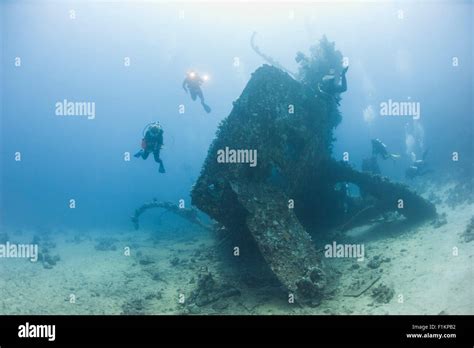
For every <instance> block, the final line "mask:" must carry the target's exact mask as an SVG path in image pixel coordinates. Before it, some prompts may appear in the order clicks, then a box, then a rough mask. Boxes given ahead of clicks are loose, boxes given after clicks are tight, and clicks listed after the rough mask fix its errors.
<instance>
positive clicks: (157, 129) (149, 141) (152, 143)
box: [134, 122, 165, 173]
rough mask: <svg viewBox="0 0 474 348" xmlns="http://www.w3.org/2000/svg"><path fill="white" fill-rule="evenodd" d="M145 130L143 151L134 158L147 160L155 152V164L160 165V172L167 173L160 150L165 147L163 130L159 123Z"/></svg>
mask: <svg viewBox="0 0 474 348" xmlns="http://www.w3.org/2000/svg"><path fill="white" fill-rule="evenodd" d="M145 129H146V131H145V134H144V136H143V139H142V149H141V150H140V151H138V152H137V153H136V154H135V155H134V156H135V157H136V158H139V157H141V158H143V159H144V160H146V159H147V158H148V156H149V155H150V153H152V152H153V157H154V158H155V162H157V163H159V164H160V167H159V172H160V173H165V167H164V165H163V161H162V160H161V158H160V150H161V148H162V146H163V129H162V128H161V126H160V124H159V123H158V122H155V123H152V124H150V125H148V126H147V127H146V128H145Z"/></svg>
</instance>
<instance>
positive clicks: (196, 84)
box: [183, 71, 211, 113]
mask: <svg viewBox="0 0 474 348" xmlns="http://www.w3.org/2000/svg"><path fill="white" fill-rule="evenodd" d="M206 80H207V77H206V76H204V77H201V76H199V74H198V73H196V72H194V71H191V72H190V73H188V74H187V75H186V78H185V79H184V81H183V89H184V91H185V92H186V93H188V90H189V93H190V94H191V99H192V100H196V97H199V99H200V100H201V105H202V107H203V108H204V110H205V111H206V112H207V113H210V112H211V107H210V106H209V105H207V104H206V103H205V101H204V95H203V94H202V90H201V85H202V84H203V83H204V81H206Z"/></svg>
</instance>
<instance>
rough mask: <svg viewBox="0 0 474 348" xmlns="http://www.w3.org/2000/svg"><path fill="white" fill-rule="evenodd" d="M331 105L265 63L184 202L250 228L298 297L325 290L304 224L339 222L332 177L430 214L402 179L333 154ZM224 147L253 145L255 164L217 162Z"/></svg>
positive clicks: (233, 226)
mask: <svg viewBox="0 0 474 348" xmlns="http://www.w3.org/2000/svg"><path fill="white" fill-rule="evenodd" d="M335 108H336V106H335V103H333V102H332V101H328V100H325V99H323V98H321V97H319V98H318V97H315V93H314V91H312V90H311V89H310V88H307V87H305V86H304V85H303V84H301V83H299V82H298V81H296V80H294V79H293V78H291V77H290V76H289V75H288V74H286V73H285V72H283V71H281V70H279V69H277V68H274V67H270V66H266V65H264V66H263V67H261V68H259V69H258V70H257V71H255V72H254V73H253V75H252V78H251V79H250V81H249V83H248V84H247V86H246V88H245V89H244V91H243V92H242V95H241V96H240V98H239V99H238V100H237V101H236V102H235V103H234V107H233V110H232V112H231V113H230V115H229V116H228V117H227V118H226V119H225V120H224V121H223V122H222V124H221V125H220V127H219V129H218V131H217V136H216V139H215V140H214V142H213V143H212V145H211V146H210V149H209V153H208V156H207V158H206V161H205V163H204V166H203V168H202V171H201V175H200V177H199V179H198V180H197V182H196V184H195V186H194V189H193V191H192V193H191V195H192V203H193V204H194V205H196V206H197V207H198V208H199V209H201V210H202V211H204V212H205V213H207V214H208V215H210V216H211V217H212V218H213V219H215V220H216V221H218V222H219V223H221V224H222V225H224V226H225V227H226V230H227V231H228V233H234V234H238V233H240V234H242V233H243V234H249V235H250V236H252V238H253V240H254V241H255V243H256V245H257V246H258V249H259V250H260V252H261V254H262V256H263V258H264V260H265V261H266V262H267V264H268V266H269V267H270V269H271V270H272V272H273V273H274V274H275V275H276V276H277V278H278V279H279V280H280V282H281V283H282V284H283V285H284V286H285V287H286V288H287V289H288V291H290V292H291V293H293V294H294V295H295V297H296V299H297V300H299V301H300V302H307V301H314V299H320V298H321V296H322V294H323V293H324V287H325V285H326V282H327V278H326V275H325V271H324V267H323V264H322V260H321V256H320V255H319V254H318V253H317V252H316V245H315V243H314V242H313V241H312V239H311V236H310V234H308V233H307V231H308V230H312V232H314V231H313V230H314V227H315V226H319V225H321V224H322V220H323V219H324V220H332V221H333V222H334V221H337V214H336V213H337V212H338V209H339V207H340V206H341V205H343V204H341V198H340V197H339V196H337V195H336V194H335V190H334V185H335V184H336V183H338V182H353V183H354V184H356V185H359V186H360V188H361V189H362V190H363V191H364V192H367V193H368V194H370V195H371V196H372V197H373V198H374V199H373V201H375V202H376V204H374V205H373V206H371V209H370V211H371V214H372V215H374V214H380V213H383V212H386V211H390V210H397V209H398V206H397V202H398V200H399V199H402V200H404V208H403V209H399V210H400V213H401V214H403V215H405V216H406V217H407V218H413V219H425V218H429V217H433V216H435V215H436V212H435V208H434V206H433V205H431V204H430V203H429V202H427V201H425V200H424V199H423V198H421V197H420V196H418V195H416V194H414V193H413V192H411V191H409V190H408V189H407V188H406V187H405V186H403V185H400V184H393V183H390V182H389V181H388V180H386V179H383V178H381V177H379V176H373V175H370V174H368V173H360V172H357V171H355V170H354V169H352V168H351V167H349V166H348V165H346V164H343V163H339V162H336V161H334V160H333V159H332V158H331V144H332V141H333V137H332V131H333V128H334V127H335V126H336V125H337V123H338V122H339V120H338V117H339V116H338V115H339V114H338V113H337V112H334V109H335ZM226 147H228V148H229V149H236V150H237V149H248V150H257V165H256V166H254V167H252V166H250V165H249V164H248V163H219V162H218V161H217V154H218V151H219V150H223V149H225V148H226ZM293 205H294V208H293ZM329 212H331V214H329ZM369 215H370V214H369ZM339 220H340V218H339ZM325 222H326V225H327V224H328V221H325ZM329 222H331V221H329Z"/></svg>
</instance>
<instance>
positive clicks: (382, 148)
mask: <svg viewBox="0 0 474 348" xmlns="http://www.w3.org/2000/svg"><path fill="white" fill-rule="evenodd" d="M378 155H380V156H382V158H383V159H384V160H386V159H388V158H392V159H397V158H400V155H395V154H392V153H388V150H387V145H385V144H384V143H382V142H381V141H380V139H372V156H374V157H377V156H378Z"/></svg>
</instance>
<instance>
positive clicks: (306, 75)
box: [0, 0, 474, 315]
mask: <svg viewBox="0 0 474 348" xmlns="http://www.w3.org/2000/svg"><path fill="white" fill-rule="evenodd" d="M473 14H474V11H473V2H472V1H429V2H422V1H387V2H366V1H338V2H331V1H300V2H298V1H296V2H282V1H271V0H269V1H262V2H256V1H221V2H217V1H183V2H171V1H140V0H139V1H53V0H44V1H27V0H19V1H13V0H5V1H2V2H0V27H1V29H0V30H1V35H0V45H1V47H2V50H1V55H0V60H1V61H0V66H1V70H0V74H1V75H0V76H1V77H0V81H1V85H0V91H1V93H0V98H1V99H0V100H1V117H0V127H1V128H0V129H1V132H0V137H1V143H0V152H1V164H0V173H1V174H0V175H1V181H0V198H1V201H0V314H2V315H10V314H14V315H20V314H46V315H53V314H54V315H79V314H93V315H99V314H107V315H108V314H110V315H163V314H166V315H195V314H200V315H207V314H223V315H313V314H314V315H357V314H364V315H379V314H388V315H400V314H409V315H412V314H416V315H420V314H421V315H424V314H434V315H437V314H448V315H454V314H474V295H473V286H474V195H473V182H474V179H473V163H474V158H473V151H474V147H473V141H472V139H473V116H474V107H473V96H474V92H473V66H474V64H473V52H474V51H473V42H474V40H473V33H474V30H473V18H472V17H473Z"/></svg>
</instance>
